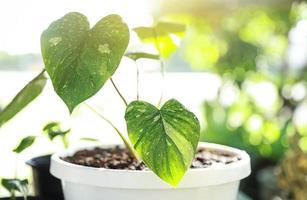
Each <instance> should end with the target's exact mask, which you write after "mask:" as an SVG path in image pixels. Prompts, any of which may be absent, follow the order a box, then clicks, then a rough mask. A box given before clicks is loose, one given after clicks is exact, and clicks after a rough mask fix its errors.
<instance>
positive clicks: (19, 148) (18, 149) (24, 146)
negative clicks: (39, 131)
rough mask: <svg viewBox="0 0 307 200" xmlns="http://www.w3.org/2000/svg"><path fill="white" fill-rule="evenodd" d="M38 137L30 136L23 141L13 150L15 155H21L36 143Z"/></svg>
mask: <svg viewBox="0 0 307 200" xmlns="http://www.w3.org/2000/svg"><path fill="white" fill-rule="evenodd" d="M35 139H36V136H28V137H25V138H23V139H22V140H21V142H20V143H19V145H18V146H17V147H16V148H15V149H14V150H13V151H14V152H15V153H21V152H23V151H24V150H26V149H27V148H29V147H30V146H32V144H33V143H34V142H35Z"/></svg>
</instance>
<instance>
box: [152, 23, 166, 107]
mask: <svg viewBox="0 0 307 200" xmlns="http://www.w3.org/2000/svg"><path fill="white" fill-rule="evenodd" d="M153 32H154V37H155V46H156V49H157V50H158V53H159V60H160V73H161V77H162V88H161V95H160V99H159V101H158V107H160V105H161V103H162V99H163V95H164V81H165V66H164V62H163V59H162V57H161V49H160V43H159V39H158V34H157V32H156V30H155V29H154V30H153Z"/></svg>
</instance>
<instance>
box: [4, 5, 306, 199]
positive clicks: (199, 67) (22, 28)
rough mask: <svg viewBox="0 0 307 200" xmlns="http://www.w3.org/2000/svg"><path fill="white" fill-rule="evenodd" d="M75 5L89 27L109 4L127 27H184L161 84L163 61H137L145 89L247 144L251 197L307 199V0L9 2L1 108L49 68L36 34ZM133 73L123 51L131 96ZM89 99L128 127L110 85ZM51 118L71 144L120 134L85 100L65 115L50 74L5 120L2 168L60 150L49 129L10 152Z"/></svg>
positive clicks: (11, 169) (134, 43)
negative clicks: (48, 80)
mask: <svg viewBox="0 0 307 200" xmlns="http://www.w3.org/2000/svg"><path fill="white" fill-rule="evenodd" d="M70 11H78V12H82V13H83V14H85V15H86V16H88V18H89V20H90V22H91V24H92V25H93V24H94V23H95V22H96V21H98V20H99V19H100V18H101V17H102V16H105V15H107V14H110V13H117V14H120V15H121V16H122V17H123V18H124V20H125V21H126V22H127V23H128V25H129V27H130V28H131V29H132V28H134V27H138V26H151V25H153V24H154V23H157V22H158V21H168V22H173V23H180V24H183V25H185V26H186V30H185V33H184V34H182V35H180V37H177V36H176V35H170V36H171V37H167V38H164V41H165V42H164V44H165V46H164V47H163V50H165V54H163V55H164V61H165V66H166V71H167V73H166V77H165V81H164V86H161V76H160V74H159V63H158V62H157V61H148V60H141V61H140V62H139V63H138V65H139V67H140V70H141V74H140V84H141V88H140V95H141V98H142V99H146V100H148V101H150V102H153V103H156V102H157V101H158V99H159V94H160V92H161V88H162V87H164V88H165V92H164V93H165V96H164V100H167V99H168V98H172V97H175V98H178V99H179V100H181V101H182V102H183V103H184V104H185V105H186V106H187V107H189V108H190V109H192V110H193V111H194V112H195V113H197V116H198V117H199V118H200V120H201V123H202V140H203V141H209V142H214V143H220V144H225V145H229V146H233V147H238V148H241V149H244V150H246V151H247V152H248V153H249V154H250V155H251V157H252V167H253V173H252V175H251V176H250V177H249V178H247V179H245V180H244V181H243V182H242V184H241V191H242V193H244V194H245V195H246V199H255V200H257V199H260V200H266V199H272V200H273V199H274V200H283V199H286V200H288V199H298V200H306V199H307V195H306V192H307V97H306V95H307V2H305V1H299V0H298V1H293V0H292V1H291V0H258V1H255V0H206V1H204V0H168V1H163V0H129V1H128V0H126V1H120V0H112V1H111V0H87V1H85V0H74V1H70V0H65V1H64V0H52V1H51V0H44V1H39V0H26V1H24V0H2V1H0V27H1V31H0V110H1V107H2V108H3V107H4V106H5V105H7V103H9V102H10V100H11V99H12V98H13V97H14V95H16V93H17V92H18V91H19V90H20V89H21V88H22V87H23V86H24V85H25V84H26V83H27V82H28V81H29V80H31V79H32V78H33V77H34V76H35V74H37V73H38V72H39V71H40V70H41V69H42V68H43V62H42V58H41V55H40V34H41V32H42V31H43V30H45V29H46V28H47V27H48V25H49V24H50V23H51V22H52V21H54V20H55V19H57V18H59V17H61V16H63V15H65V14H66V13H67V12H70ZM130 43H131V45H130V46H129V50H135V49H138V48H139V47H140V46H142V44H141V42H140V41H139V39H138V38H137V36H136V34H135V33H133V32H131V42H130ZM145 46H146V45H145ZM142 48H146V49H148V50H149V51H151V50H152V51H154V50H153V49H152V48H150V47H149V46H148V47H147V46H146V47H142ZM135 74H136V70H135V66H134V63H133V62H132V61H130V60H129V59H127V58H124V59H123V60H122V63H121V65H120V68H119V70H118V72H117V73H116V74H115V77H114V79H115V81H116V82H117V83H118V85H119V88H120V89H121V90H122V92H123V94H124V95H125V96H126V97H127V98H128V99H129V100H132V99H134V98H135V88H136V82H135V79H136V78H135ZM162 82H163V81H162ZM89 103H90V104H91V105H93V106H95V107H97V108H99V109H100V110H101V111H102V112H103V113H104V114H105V115H107V116H108V117H109V118H110V119H112V120H113V121H114V122H115V123H116V124H117V125H118V126H119V127H121V129H123V130H125V125H124V121H123V119H122V116H123V113H124V106H123V105H122V103H121V101H120V99H119V98H118V97H117V96H116V93H115V92H114V90H113V89H112V87H110V86H109V83H108V84H107V85H106V87H105V88H103V89H102V90H101V91H100V92H99V94H98V95H97V96H95V97H94V98H91V99H90V100H89ZM49 121H60V122H61V123H62V124H63V126H64V127H67V128H71V129H72V132H71V133H70V135H69V140H70V141H71V142H70V143H71V144H73V145H84V143H86V142H84V141H83V142H80V141H79V139H78V138H80V137H93V138H98V139H99V140H100V141H101V143H110V142H111V143H117V142H119V141H120V140H119V138H117V135H116V134H114V133H113V130H112V129H111V128H110V127H108V125H107V124H105V123H104V122H103V121H101V120H100V119H98V118H97V117H96V116H95V114H92V113H91V112H90V111H89V110H88V109H86V107H85V108H84V107H82V106H79V107H78V109H77V110H76V112H74V113H73V115H72V117H70V116H69V114H68V111H67V109H66V108H65V106H64V104H63V103H62V101H61V100H60V99H59V98H58V97H57V96H56V94H55V93H54V92H53V89H52V86H51V84H50V83H48V85H47V89H46V90H45V91H44V92H43V94H42V95H41V96H40V97H39V98H37V99H36V100H35V102H33V103H31V104H30V106H29V107H27V108H26V109H25V110H24V111H22V112H21V113H19V114H18V115H17V116H16V117H15V118H14V119H13V120H12V121H11V122H10V123H8V124H6V125H5V126H3V127H1V129H0V177H9V176H13V175H14V174H16V171H17V173H18V175H19V176H21V177H28V176H29V173H30V170H29V169H28V168H27V167H25V166H24V164H23V163H24V161H25V160H27V159H30V158H31V157H34V156H37V155H42V154H46V153H50V152H54V151H57V150H60V149H61V148H63V147H61V143H60V141H59V142H58V143H57V141H56V142H55V143H50V142H49V141H48V140H47V139H46V138H44V137H42V138H40V139H39V141H38V142H36V144H35V145H34V146H33V147H32V148H31V149H29V150H27V151H26V152H25V153H24V154H22V155H18V156H16V155H14V154H13V153H12V152H11V150H12V149H13V148H14V147H15V146H16V145H17V144H18V142H19V141H20V139H21V138H22V137H23V136H27V135H29V134H31V135H41V132H42V131H41V129H42V127H43V126H44V125H45V124H46V123H47V122H49ZM2 194H3V195H4V194H5V192H4V190H2V189H1V188H0V196H1V195H2Z"/></svg>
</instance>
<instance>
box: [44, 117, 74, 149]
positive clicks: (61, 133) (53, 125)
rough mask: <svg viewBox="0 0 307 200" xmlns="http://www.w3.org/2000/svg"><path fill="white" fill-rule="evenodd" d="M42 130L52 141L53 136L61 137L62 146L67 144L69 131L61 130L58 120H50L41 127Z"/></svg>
mask: <svg viewBox="0 0 307 200" xmlns="http://www.w3.org/2000/svg"><path fill="white" fill-rule="evenodd" d="M43 131H44V133H45V134H46V135H47V136H48V138H49V139H50V141H53V140H54V139H55V138H57V137H60V138H61V139H62V142H63V145H64V147H65V148H67V147H68V146H69V144H68V140H67V134H68V133H69V132H70V129H68V130H62V129H61V126H60V123H59V122H50V123H48V124H46V125H45V126H44V128H43Z"/></svg>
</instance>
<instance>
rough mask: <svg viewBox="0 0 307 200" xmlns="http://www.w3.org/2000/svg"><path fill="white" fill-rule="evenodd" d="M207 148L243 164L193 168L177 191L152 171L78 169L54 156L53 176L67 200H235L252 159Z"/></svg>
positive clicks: (59, 155) (69, 152)
mask: <svg viewBox="0 0 307 200" xmlns="http://www.w3.org/2000/svg"><path fill="white" fill-rule="evenodd" d="M199 146H200V147H206V148H211V149H216V150H221V151H226V152H232V153H235V154H238V155H239V156H240V157H241V160H240V161H237V162H234V163H231V164H228V165H213V166H211V167H208V168H204V169H190V170H188V172H187V173H186V175H185V176H184V178H183V180H182V181H181V183H180V184H179V186H178V187H177V188H172V187H171V186H170V185H168V184H166V183H165V182H163V181H162V180H161V179H160V178H158V177H157V176H156V175H155V174H154V173H153V172H151V171H131V170H130V171H129V170H111V169H99V168H92V167H85V166H79V165H75V164H71V163H68V162H66V161H63V160H61V159H60V157H63V156H68V155H72V154H73V153H74V152H75V151H76V150H74V151H66V152H64V153H63V152H62V153H58V154H54V155H53V156H52V160H51V169H50V170H51V173H52V174H53V175H54V176H55V177H57V178H59V179H61V180H62V185H63V190H64V195H65V199H66V200H204V199H208V200H235V199H237V194H238V187H239V183H240V180H241V179H243V178H245V177H247V176H248V175H249V174H250V172H251V169H250V158H249V156H248V154H247V153H246V152H244V151H241V150H238V149H235V148H231V147H227V146H223V145H217V144H211V143H200V144H199Z"/></svg>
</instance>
